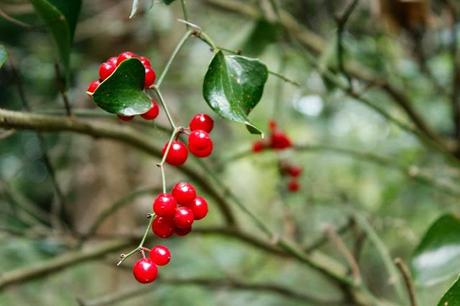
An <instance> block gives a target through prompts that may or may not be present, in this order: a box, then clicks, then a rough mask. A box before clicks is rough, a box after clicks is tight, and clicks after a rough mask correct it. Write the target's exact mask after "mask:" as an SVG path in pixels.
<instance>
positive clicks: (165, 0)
mask: <svg viewBox="0 0 460 306" xmlns="http://www.w3.org/2000/svg"><path fill="white" fill-rule="evenodd" d="M174 1H175V0H163V3H164V4H166V5H170V4H171V3H173V2H174Z"/></svg>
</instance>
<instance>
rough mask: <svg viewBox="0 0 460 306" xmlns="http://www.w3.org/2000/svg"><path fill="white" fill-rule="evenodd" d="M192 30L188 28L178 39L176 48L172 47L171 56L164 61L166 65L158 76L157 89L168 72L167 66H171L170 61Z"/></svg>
mask: <svg viewBox="0 0 460 306" xmlns="http://www.w3.org/2000/svg"><path fill="white" fill-rule="evenodd" d="M193 32H194V31H193V30H188V31H187V32H186V33H185V34H184V36H183V37H182V38H181V40H180V41H179V43H178V44H177V46H176V48H175V49H174V51H173V53H172V54H171V56H170V57H169V60H168V62H167V63H166V66H165V68H164V69H163V71H162V72H161V75H160V76H159V78H158V80H157V82H156V84H155V86H156V87H157V88H158V89H159V88H160V86H161V84H162V83H163V80H164V78H165V76H166V74H167V73H168V71H169V68H170V67H171V64H172V62H173V61H174V59H175V58H176V56H177V54H178V53H179V51H180V50H181V49H182V47H183V46H184V44H185V42H186V41H187V39H188V38H189V37H190V36H191V35H192V34H193Z"/></svg>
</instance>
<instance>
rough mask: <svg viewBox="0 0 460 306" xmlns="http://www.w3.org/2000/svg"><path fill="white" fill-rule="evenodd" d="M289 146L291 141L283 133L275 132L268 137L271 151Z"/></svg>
mask: <svg viewBox="0 0 460 306" xmlns="http://www.w3.org/2000/svg"><path fill="white" fill-rule="evenodd" d="M291 146H292V142H291V140H290V139H289V137H287V136H286V134H284V133H283V132H280V131H275V132H273V134H272V135H271V137H270V147H272V148H273V149H278V150H283V149H287V148H290V147H291Z"/></svg>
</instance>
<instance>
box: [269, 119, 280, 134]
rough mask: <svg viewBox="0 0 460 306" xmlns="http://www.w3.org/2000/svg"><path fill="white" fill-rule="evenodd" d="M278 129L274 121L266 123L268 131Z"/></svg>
mask: <svg viewBox="0 0 460 306" xmlns="http://www.w3.org/2000/svg"><path fill="white" fill-rule="evenodd" d="M277 127H278V124H277V123H276V121H275V120H273V119H271V120H269V121H268V128H269V129H270V131H274V130H275V129H276V128H277Z"/></svg>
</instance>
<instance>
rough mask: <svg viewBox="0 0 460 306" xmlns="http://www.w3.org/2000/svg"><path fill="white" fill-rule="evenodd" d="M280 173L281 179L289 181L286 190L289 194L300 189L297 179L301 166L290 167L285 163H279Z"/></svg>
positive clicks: (301, 170) (301, 169)
mask: <svg viewBox="0 0 460 306" xmlns="http://www.w3.org/2000/svg"><path fill="white" fill-rule="evenodd" d="M279 169H280V173H281V175H282V176H283V177H287V178H288V179H289V181H288V184H287V188H288V190H289V191H290V192H297V191H299V189H300V184H299V177H300V175H301V174H302V172H303V168H302V167H301V166H297V165H292V164H290V163H287V162H281V163H280V167H279Z"/></svg>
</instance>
